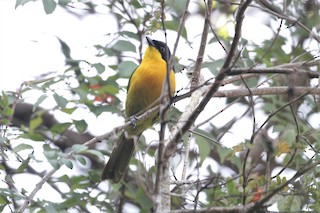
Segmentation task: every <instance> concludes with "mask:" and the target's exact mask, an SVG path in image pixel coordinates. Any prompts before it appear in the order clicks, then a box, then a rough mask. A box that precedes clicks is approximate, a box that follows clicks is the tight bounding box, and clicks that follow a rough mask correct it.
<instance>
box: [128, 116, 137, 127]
mask: <svg viewBox="0 0 320 213" xmlns="http://www.w3.org/2000/svg"><path fill="white" fill-rule="evenodd" d="M130 121H131V126H132V128H135V127H136V126H137V121H138V119H137V117H136V116H131V117H130Z"/></svg>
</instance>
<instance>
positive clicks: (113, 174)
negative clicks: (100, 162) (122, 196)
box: [101, 133, 134, 183]
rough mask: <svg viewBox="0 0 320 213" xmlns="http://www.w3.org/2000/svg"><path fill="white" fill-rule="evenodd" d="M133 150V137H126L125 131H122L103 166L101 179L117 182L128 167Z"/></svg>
mask: <svg viewBox="0 0 320 213" xmlns="http://www.w3.org/2000/svg"><path fill="white" fill-rule="evenodd" d="M133 151H134V141H133V138H127V137H126V136H125V133H122V135H121V136H120V138H119V140H118V142H117V146H116V147H115V148H114V149H113V151H112V153H111V156H110V158H109V161H108V163H107V165H106V166H105V167H104V170H103V172H102V176H101V180H105V179H111V180H112V181H113V182H114V183H118V182H119V181H120V180H121V178H122V176H123V175H124V173H125V171H126V170H127V168H128V165H129V161H130V159H131V156H132V154H133Z"/></svg>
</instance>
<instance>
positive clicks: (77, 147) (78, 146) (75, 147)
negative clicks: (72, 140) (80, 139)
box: [71, 144, 88, 153]
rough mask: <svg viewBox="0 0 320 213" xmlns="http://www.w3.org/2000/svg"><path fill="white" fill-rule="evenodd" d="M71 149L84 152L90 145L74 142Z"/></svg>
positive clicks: (75, 151)
mask: <svg viewBox="0 0 320 213" xmlns="http://www.w3.org/2000/svg"><path fill="white" fill-rule="evenodd" d="M71 149H72V152H73V153H83V152H84V151H85V150H87V149H88V147H87V146H85V145H82V144H74V145H73V146H72V148H71Z"/></svg>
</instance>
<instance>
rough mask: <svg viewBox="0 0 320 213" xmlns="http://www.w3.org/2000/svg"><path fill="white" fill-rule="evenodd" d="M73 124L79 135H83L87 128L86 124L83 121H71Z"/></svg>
mask: <svg viewBox="0 0 320 213" xmlns="http://www.w3.org/2000/svg"><path fill="white" fill-rule="evenodd" d="M73 123H74V125H75V127H76V129H77V131H78V132H79V133H83V132H84V131H86V130H87V128H88V124H87V122H86V121H85V120H80V121H77V120H73Z"/></svg>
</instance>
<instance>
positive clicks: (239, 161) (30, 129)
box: [0, 0, 320, 212]
mask: <svg viewBox="0 0 320 213" xmlns="http://www.w3.org/2000/svg"><path fill="white" fill-rule="evenodd" d="M185 4H186V1H167V2H165V4H164V6H163V7H162V3H161V2H159V1H138V0H132V1H103V2H101V1H76V2H74V1H69V0H64V1H62V0H61V1H53V0H43V1H37V0H32V1H30V0H17V1H16V5H15V7H16V10H24V8H25V7H36V5H38V6H39V5H41V6H43V9H42V8H39V7H37V9H38V10H44V12H45V13H46V14H48V15H47V16H52V17H54V15H55V14H59V13H60V12H64V13H67V14H69V17H70V18H76V19H78V20H79V21H84V20H86V19H89V18H91V17H101V16H104V15H105V16H107V17H108V21H106V23H105V24H104V26H91V27H94V28H101V29H104V30H101V31H102V32H103V33H101V34H102V36H101V37H100V38H101V39H99V41H97V43H91V42H90V48H89V47H88V50H90V51H89V52H90V53H91V54H90V56H82V55H81V54H80V53H78V51H77V50H76V49H75V48H72V46H71V45H70V44H69V42H72V41H68V42H67V41H66V40H64V39H63V38H61V37H57V38H56V40H57V42H56V44H55V45H56V47H57V48H60V49H61V55H62V56H63V58H60V62H59V63H61V64H62V62H63V63H64V65H63V68H57V70H52V69H48V70H44V71H43V72H42V73H41V75H40V74H39V76H36V77H34V78H30V79H24V80H23V81H21V82H19V84H21V85H20V87H18V88H17V90H9V89H8V90H7V89H2V91H1V92H2V93H1V97H0V113H1V123H0V124H1V136H0V143H1V158H2V159H1V162H2V163H1V166H0V169H1V170H0V172H1V173H0V174H1V179H2V184H1V185H0V186H1V192H0V208H1V210H2V211H7V212H10V211H19V210H22V209H23V210H25V209H26V208H27V209H28V211H31V212H48V211H50V212H61V211H74V212H92V211H101V212H113V211H117V212H126V211H130V210H135V211H141V212H150V211H151V210H152V208H153V207H154V206H155V204H154V202H155V201H154V200H153V197H152V195H153V188H154V186H155V181H154V179H155V177H156V175H157V170H156V163H155V157H154V156H155V153H156V152H157V141H158V140H159V138H158V131H159V127H158V126H156V127H155V128H154V129H151V130H148V131H146V134H144V137H142V138H141V140H140V143H139V147H138V148H137V150H138V151H137V154H136V158H135V159H132V161H131V166H130V169H129V170H128V172H127V174H126V177H125V178H124V179H123V181H122V182H121V183H119V184H111V183H109V182H106V181H105V182H101V181H100V175H101V171H102V168H103V165H104V163H105V161H106V159H107V156H108V155H109V154H110V151H111V150H112V144H113V142H114V141H115V140H116V134H114V133H112V134H110V135H109V137H106V140H104V141H102V142H101V143H91V144H90V145H87V144H86V145H84V143H85V142H87V141H89V140H90V139H92V138H94V136H96V135H98V134H99V135H100V134H103V133H106V132H108V131H111V130H112V129H113V128H115V127H117V126H120V125H122V124H123V121H124V113H123V104H122V103H123V101H124V100H125V91H126V84H127V81H128V78H129V77H130V74H131V73H132V71H133V70H134V69H135V68H136V67H137V65H138V64H139V62H140V60H141V58H142V55H143V50H144V48H145V39H144V37H145V35H150V36H151V37H155V38H157V39H159V40H163V41H164V40H165V39H167V41H168V44H169V46H170V47H171V50H173V45H174V42H175V38H176V36H177V34H178V33H177V31H178V27H179V24H180V18H181V17H182V15H183V14H184V12H185V9H184V8H185ZM12 7H14V5H13V4H12ZM162 8H163V9H164V12H165V16H162V12H161V11H162ZM238 8H239V2H237V1H213V6H212V13H211V20H210V30H209V33H208V42H207V44H206V52H205V56H204V59H203V60H204V61H203V63H202V71H201V72H202V74H203V77H204V78H205V80H207V84H209V85H211V84H212V82H213V80H214V79H212V78H214V76H216V75H217V74H218V71H219V69H220V68H221V67H222V65H223V63H224V61H225V58H226V56H227V55H228V53H229V50H230V47H231V44H232V40H233V38H234V32H235V23H236V21H238V20H237V17H236V13H237V11H238ZM206 10H207V8H206V2H203V1H191V3H190V6H189V13H190V14H189V15H188V18H187V21H186V27H185V28H183V30H182V32H181V34H180V36H181V37H180V42H179V45H178V51H177V54H176V57H175V71H176V76H177V82H178V92H177V95H178V96H179V95H183V94H185V93H187V92H189V91H190V84H189V80H188V79H189V78H190V75H191V74H190V73H192V72H193V68H194V65H195V62H196V59H197V54H198V49H199V48H200V38H201V35H202V34H203V32H202V26H203V23H204V18H205V17H206ZM258 17H259V18H258ZM52 19H54V18H52ZM57 19H58V18H57ZM319 23H320V22H319V2H317V1H315V0H307V1H303V2H302V1H277V2H268V1H257V2H253V3H252V4H251V6H250V7H249V8H248V10H247V13H246V16H245V20H244V23H243V28H242V35H243V36H242V38H241V40H240V43H239V44H238V46H237V55H235V57H234V59H235V61H234V66H233V68H234V70H233V72H231V74H230V76H228V77H227V78H226V79H225V81H224V83H223V86H222V87H221V88H220V90H219V91H220V92H221V93H216V96H217V97H213V98H212V100H211V101H210V102H209V103H208V105H207V106H206V108H205V110H204V111H203V112H202V113H201V114H200V116H199V118H198V119H197V120H196V122H195V123H194V125H193V126H192V128H191V129H190V130H189V132H188V133H186V134H185V135H184V137H183V138H182V141H181V142H182V143H180V144H178V146H177V151H176V153H175V155H174V156H173V157H172V160H171V164H170V170H171V171H170V172H171V173H170V177H171V182H170V183H167V184H170V190H171V193H170V199H171V207H170V208H171V210H176V211H178V212H179V211H181V212H184V211H186V209H190V210H192V211H197V210H202V209H206V208H213V207H222V208H225V209H227V208H230V207H237V206H239V205H240V204H242V205H249V204H252V203H254V204H257V203H259V201H261V200H262V199H264V198H265V199H266V200H265V201H264V202H263V203H262V204H263V205H262V209H263V210H264V211H267V209H268V210H269V211H272V210H278V211H281V212H301V211H302V210H303V211H312V210H317V209H319V208H320V203H319V200H320V197H319V196H320V194H319V191H320V189H319V187H320V185H319V166H318V164H319V154H318V150H319V145H320V133H319V91H318V90H314V91H313V90H310V88H317V87H318V83H319V82H318V79H317V78H319V77H318V75H319V74H318V73H319V64H320V62H319V33H318V32H319ZM31 24H32V23H31ZM163 26H165V30H166V33H167V37H165V36H164V31H163ZM72 28H73V27H72V26H69V29H68V28H67V30H66V31H67V32H70V33H72V32H73V31H72ZM257 29H258V30H257ZM88 30H90V28H88ZM256 31H259V32H260V33H259V32H256ZM52 34H53V36H56V35H54V33H52ZM86 36H88V38H86V39H83V40H84V41H85V40H91V37H90V34H88V35H86ZM317 36H318V37H317ZM74 37H75V38H76V37H81V35H78V34H74ZM36 39H37V37H35V40H36ZM12 49H14V48H12ZM51 51H52V50H49V49H45V50H44V51H43V54H44V55H45V56H47V57H50V52H51ZM81 51H84V50H81ZM81 51H80V52H81ZM8 55H11V54H9V53H8ZM61 55H60V57H61ZM74 55H77V57H75V56H74ZM21 58H22V57H21ZM16 60H17V61H18V62H19V60H20V58H17V59H16ZM18 62H17V63H18ZM39 63H41V59H40V60H39ZM35 66H36V65H35ZM53 67H55V66H53ZM241 68H243V69H246V70H245V72H243V73H244V74H243V73H242V75H240V74H239V73H237V71H239V70H240V71H241ZM254 68H261V69H262V70H264V71H261V72H257V71H256V72H255V73H249V71H250V70H254ZM267 68H269V69H267ZM283 70H286V72H285V71H283ZM288 70H289V71H290V70H291V71H292V70H293V71H295V72H289V71H288ZM9 72H13V73H15V74H17V75H18V74H19V72H21V71H19V70H3V68H1V73H9ZM17 78H18V79H19V77H18V76H17ZM202 87H203V86H202ZM264 88H267V89H269V90H268V92H266V91H265V90H263V89H264ZM255 89H258V90H257V91H258V92H259V91H260V93H257V94H254V93H255V92H256V90H255ZM299 89H301V90H299ZM303 89H304V90H303ZM308 89H309V90H308ZM223 91H229V92H228V93H226V95H223ZM301 91H302V92H301ZM241 92H247V95H241ZM307 92H308V93H307ZM219 94H220V95H219ZM295 99H297V100H295ZM293 100H295V101H293ZM190 101H191V100H190V99H189V98H188V97H186V98H184V99H183V100H182V101H178V102H177V103H175V104H174V106H173V107H172V109H171V111H170V113H169V115H168V116H169V118H168V126H169V127H171V126H175V125H176V123H177V122H178V120H179V117H180V115H181V113H183V112H184V111H185V108H184V107H185V106H186V105H188V104H189V103H190ZM88 129H89V130H90V131H88ZM97 129H98V131H97ZM167 135H168V134H167ZM248 150H250V151H248ZM184 164H185V166H184ZM56 170H58V172H56ZM51 172H53V173H54V174H51ZM19 177H20V180H21V179H23V180H24V178H25V179H26V180H28V181H27V182H28V183H27V184H26V183H24V184H21V181H20V182H19V181H18V180H19ZM21 177H22V178H21ZM291 178H292V179H291ZM290 179H291V180H290ZM41 181H43V182H45V183H46V184H45V185H44V188H42V189H41V187H40V188H37V187H38V186H40V185H39V184H37V183H38V182H41ZM49 190H50V194H51V193H52V196H49V198H48V196H47V195H46V194H48V191H49ZM32 191H35V193H36V194H37V196H36V197H35V198H33V197H31V194H32ZM41 191H42V193H43V194H41ZM270 195H272V196H270ZM268 196H270V197H268ZM26 201H29V202H30V203H29V204H28V205H26V206H25V207H24V204H25V203H26ZM269 206H272V207H269ZM260 207H261V206H260ZM215 212H217V211H215Z"/></svg>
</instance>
